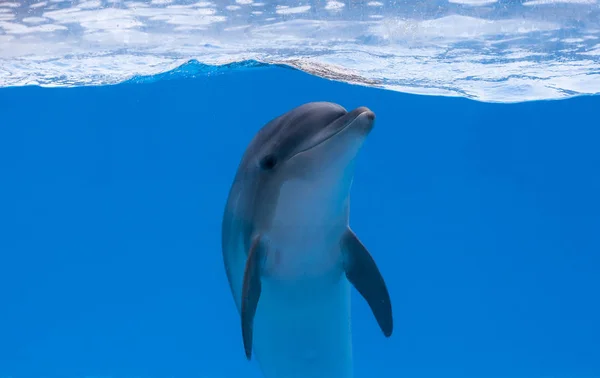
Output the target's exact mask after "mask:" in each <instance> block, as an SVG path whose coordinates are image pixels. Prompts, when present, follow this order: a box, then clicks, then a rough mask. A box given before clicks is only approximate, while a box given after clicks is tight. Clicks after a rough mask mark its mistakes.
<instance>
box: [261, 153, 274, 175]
mask: <svg viewBox="0 0 600 378" xmlns="http://www.w3.org/2000/svg"><path fill="white" fill-rule="evenodd" d="M276 165H277V158H276V157H275V155H267V156H265V157H264V158H262V160H261V161H260V167H261V168H262V169H264V170H266V171H270V170H271V169H273V168H275V166H276Z"/></svg>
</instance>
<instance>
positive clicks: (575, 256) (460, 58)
mask: <svg viewBox="0 0 600 378" xmlns="http://www.w3.org/2000/svg"><path fill="white" fill-rule="evenodd" d="M281 3H283V2H281ZM334 3H337V4H338V5H336V4H334ZM372 3H374V4H372ZM442 3H444V5H443V7H442V5H440V4H442ZM525 3H527V2H510V1H495V0H469V1H467V0H460V1H459V0H455V1H451V2H445V1H444V2H442V1H431V2H426V1H423V2H415V3H414V4H416V5H414V6H413V7H412V8H410V5H411V4H408V3H406V2H396V3H393V4H392V3H389V2H385V3H377V2H369V3H364V2H363V3H361V2H347V3H339V2H335V1H333V2H327V3H326V2H322V3H320V2H317V1H310V2H305V3H302V4H299V5H298V4H296V5H297V7H296V8H293V7H291V6H287V5H281V4H275V3H274V4H271V3H267V4H266V5H265V4H263V6H264V7H266V8H269V7H270V8H272V14H273V15H275V16H274V17H281V18H282V19H279V18H278V19H276V20H268V19H267V17H266V16H268V14H267V13H268V12H267V11H264V12H265V13H264V14H262V13H261V14H254V13H252V12H257V11H256V10H253V11H252V12H250V11H248V12H247V15H246V16H247V17H253V16H252V15H254V16H257V17H263V16H264V17H265V20H264V22H265V24H264V25H267V26H268V25H276V27H273V28H272V30H271V29H269V30H268V33H267V31H265V30H266V29H265V28H267V26H264V25H263V26H260V27H256V28H254V29H252V28H250V29H252V30H254V32H255V35H252V33H251V32H249V31H246V32H244V30H246V29H244V28H241V27H237V28H236V27H235V26H231V25H229V24H228V22H229V21H224V20H220V21H219V20H215V17H223V16H220V15H219V14H220V13H218V12H217V11H215V12H212V13H211V11H207V10H206V9H213V8H211V7H210V6H209V5H206V3H196V5H194V4H192V3H190V4H187V3H186V4H179V5H174V4H171V2H170V1H155V2H152V3H150V2H137V3H136V4H137V5H136V7H135V8H132V6H131V4H132V2H125V3H117V2H112V3H111V4H113V5H111V6H107V4H106V3H103V2H100V1H98V2H94V1H86V2H79V3H77V2H67V3H64V2H61V1H50V2H40V3H34V2H23V3H19V2H7V1H4V0H2V1H0V10H2V11H1V12H0V377H2V378H8V377H11V378H21V377H35V378H38V377H39V378H41V377H48V378H55V377H56V378H58V377H65V378H71V377H78V378H79V377H81V378H83V377H87V378H91V377H95V378H96V377H98V378H99V377H107V378H108V377H112V378H129V377H139V378H145V377H157V378H158V377H161V378H162V377H165V378H166V377H173V378H174V377H177V378H179V377H199V378H231V377H235V378H239V377H245V378H260V377H261V374H260V371H259V370H258V365H257V363H256V361H254V360H253V361H251V362H248V361H247V360H246V358H245V355H244V350H243V346H242V337H241V329H240V321H239V315H238V313H237V311H236V309H235V305H234V302H233V299H232V297H231V294H230V291H229V287H228V283H227V279H226V276H225V271H224V267H223V261H222V256H221V244H220V243H221V228H220V227H221V220H222V215H223V209H224V205H225V201H226V198H227V194H228V191H229V188H230V185H231V183H232V180H233V177H234V175H235V171H236V169H237V166H238V163H239V161H240V158H241V156H242V154H243V153H244V150H245V148H246V146H247V144H248V143H249V142H250V140H251V138H252V137H253V136H254V134H255V133H256V132H257V131H258V130H259V128H260V127H262V126H263V125H264V124H265V123H266V122H268V121H269V120H271V119H272V118H274V117H276V116H278V115H280V114H282V113H285V112H287V111H289V110H291V109H292V108H294V107H296V106H299V105H301V104H303V103H306V102H311V101H331V102H336V103H339V104H340V105H342V106H344V107H345V108H346V109H353V108H355V107H358V106H367V107H369V108H370V109H371V110H373V111H374V112H375V114H376V122H375V128H374V129H373V132H372V133H371V134H370V136H369V137H368V138H367V141H366V143H365V145H364V147H363V149H362V150H361V152H360V154H359V156H358V160H357V167H356V174H355V180H354V183H353V188H352V192H351V213H350V224H351V227H352V228H353V229H354V231H355V232H356V233H357V235H358V236H359V237H360V239H361V240H362V241H363V242H364V244H365V245H366V246H367V248H368V249H369V250H370V252H371V253H372V254H373V256H374V258H375V260H376V262H377V264H378V266H379V268H380V270H381V272H382V275H383V276H384V278H385V280H386V282H387V285H388V289H389V291H390V295H391V299H392V304H393V309H394V320H395V327H394V328H395V329H394V334H393V335H392V337H391V338H390V339H386V338H384V337H383V335H382V334H381V331H380V330H379V327H378V326H377V323H376V322H375V319H374V317H373V316H372V314H371V312H370V309H369V308H368V305H367V304H366V302H365V301H364V300H363V299H362V298H361V297H360V295H359V294H358V293H357V292H356V290H354V289H353V290H352V316H353V318H352V329H353V340H354V344H353V350H354V361H355V362H354V364H355V366H354V367H355V376H356V377H357V378H398V377H407V378H434V377H435V378H442V377H444V378H445V377H448V378H450V377H452V378H453V377H457V378H458V377H460V378H462V377H465V378H466V377H469V378H506V377H511V378H512V377H514V378H600V341H599V340H600V321H599V319H600V300H599V292H600V196H599V193H600V147H599V145H600V121H599V120H598V112H599V110H600V97H598V96H596V95H595V94H596V93H598V92H600V89H599V88H600V45H598V38H597V36H599V35H600V26H599V25H600V18H598V16H599V15H600V10H599V9H600V8H599V7H600V5H599V4H598V2H596V1H595V0H589V1H587V0H586V1H584V0H579V1H567V0H565V1H545V2H544V1H541V0H535V1H534V0H532V1H529V3H530V4H525ZM7 4H8V5H7ZM40 4H41V5H40ZM143 4H146V5H143ZM256 4H257V3H253V2H252V1H249V0H241V1H240V0H238V1H237V2H233V1H232V2H231V4H229V3H223V4H221V3H220V2H218V5H219V6H222V8H223V9H225V8H226V9H227V11H229V12H230V13H233V12H234V11H238V10H239V11H240V12H242V10H243V9H241V10H240V8H243V7H244V6H256ZM332 4H333V5H332ZM339 4H342V5H339ZM344 4H345V9H351V10H352V9H354V10H356V9H357V8H360V9H362V10H365V9H366V10H369V12H372V13H373V14H370V16H369V14H368V13H365V12H366V11H364V12H363V13H361V14H362V16H361V17H362V18H361V20H362V21H360V22H358V21H356V20H355V19H353V18H352V17H350V16H348V17H346V16H342V15H340V14H339V13H336V14H337V16H336V15H332V16H328V17H329V18H328V20H329V21H328V22H334V24H332V25H334V27H333V26H328V25H330V24H327V23H326V22H325V21H323V20H324V19H325V18H327V17H325V16H323V15H322V14H321V13H318V12H317V13H314V12H316V11H315V9H317V8H318V7H321V8H319V9H322V8H323V7H325V9H327V7H330V8H329V9H328V11H333V10H336V9H338V10H339V9H342V8H344ZM377 4H379V5H377ZM394 4H395V5H394ZM177 6H179V8H178V7H177ZM395 6H396V7H395ZM227 7H228V8H227ZM231 7H234V8H231ZM235 7H238V8H235ZM256 7H258V6H256ZM298 7H300V9H298ZM302 7H304V8H302ZM306 7H308V8H306ZM336 7H337V8H336ZM403 7H404V8H403ZM46 8H47V9H46ZM94 9H99V10H97V12H98V13H96V15H95V16H94V15H93V14H91V13H90V12H92V10H94ZM128 9H136V10H137V11H138V12H142V11H143V10H145V11H144V12H146V13H145V15H146V16H147V17H148V18H149V19H151V20H152V21H153V22H159V21H165V20H166V21H165V22H166V23H170V26H171V27H173V26H175V28H180V29H179V32H180V34H176V33H175V34H168V33H166V32H165V33H166V34H160V35H159V34H154V35H153V34H151V32H150V31H149V30H150V26H152V27H153V28H154V29H153V30H154V31H155V32H156V30H159V31H160V32H161V33H163V32H164V29H161V28H160V27H159V26H160V25H159V26H157V25H156V24H154V23H149V24H146V25H145V26H144V25H141V26H140V25H139V22H140V21H139V20H140V19H141V18H139V17H141V16H139V17H138V18H136V17H137V16H136V17H133V18H132V16H131V13H126V12H127V10H128ZM198 9H200V10H202V9H203V11H201V12H200V11H198ZM286 9H287V10H286ZM289 9H292V11H289ZM294 9H295V10H294ZM372 9H380V14H379V16H381V17H371V16H373V15H375V16H378V14H375V13H374V11H372ZM381 9H383V10H381ZM398 9H400V10H404V11H405V13H407V14H409V13H410V10H411V9H412V10H414V9H418V10H419V11H420V13H419V15H421V16H423V17H422V20H420V21H419V23H417V24H410V22H409V21H406V18H402V17H404V16H402V17H401V16H400V15H392V16H393V17H392V16H389V15H390V14H392V13H393V12H394V11H395V10H398ZM150 10H152V12H154V13H151V12H150ZM42 11H43V12H46V13H40V14H38V13H35V12H42ZM57 12H58V13H57ZM86 12H87V13H86ZM161 12H162V13H161ZM177 12H181V13H177ZM193 12H199V13H197V14H194V13H193ZM261 12H263V11H261ZM307 12H308V13H307ZM311 12H312V13H311ZM322 12H325V10H323V11H322ZM386 12H387V13H386ZM140 14H144V13H140ZM242 14H244V13H242ZM307 14H309V15H310V16H311V17H312V18H313V19H317V20H319V21H311V22H308V21H307V23H308V24H307V23H304V24H303V23H302V22H303V21H301V20H302V19H303V18H302V17H304V19H306V18H310V17H307V16H306V15H307ZM351 14H354V13H351ZM184 16H187V17H188V18H187V19H186V18H185V17H184ZM425 16H427V17H425ZM429 16H431V17H429ZM94 17H95V18H94ZM169 17H170V18H169ZM211 17H212V18H211ZM244 17H245V16H244ZM428 17H429V18H428ZM44 19H45V20H46V21H44ZM231 19H232V20H233V19H234V18H233V17H232V18H231ZM242 19H243V20H242V21H243V22H246V23H248V24H252V22H254V21H252V20H250V21H249V19H248V18H243V17H242ZM48 20H53V21H52V22H50V21H48ZM194 20H195V21H194ZM211 20H212V21H214V22H217V21H218V22H221V23H222V24H223V23H224V24H225V25H229V27H230V28H233V29H231V30H230V31H232V32H236V33H237V32H239V33H241V34H239V35H237V37H240V38H242V37H244V36H246V37H244V38H250V40H252V41H253V43H255V44H254V45H252V44H251V43H250V44H244V43H242V42H240V41H242V40H241V39H240V40H237V39H236V41H238V42H236V43H233V42H231V41H228V42H227V43H225V42H223V43H222V46H220V47H219V46H216V45H214V44H211V43H212V42H211V41H213V40H215V39H218V37H219V36H221V37H223V40H226V38H225V37H224V35H225V34H226V31H225V30H222V29H219V33H223V34H219V33H217V34H202V33H205V32H206V31H205V29H203V27H204V26H206V25H209V24H210V23H211V22H212V21H211ZM235 20H238V21H239V20H240V18H239V17H238V18H236V19H235ZM353 20H354V21H353ZM365 20H367V21H368V22H375V23H376V24H369V25H367V26H368V27H369V28H371V29H369V30H371V33H370V34H368V33H366V32H365V30H366V29H364V30H363V29H361V31H360V33H359V32H357V33H355V34H352V33H350V32H349V31H348V30H349V29H348V28H349V25H350V26H353V27H354V26H356V25H359V26H360V25H363V24H361V22H367V21H365ZM369 20H371V21H369ZM386 20H387V21H386ZM390 20H392V21H393V22H392V21H390ZM402 20H404V21H402ZM440 20H441V21H440ZM473 20H475V21H473ZM498 20H500V21H498ZM503 20H504V21H503ZM506 20H513V21H514V20H517V21H518V22H517V23H516V24H515V23H514V22H512V21H511V22H512V23H510V22H509V21H506ZM134 21H135V22H138V24H136V23H135V22H134ZM242 21H239V22H242ZM467 21H469V22H473V23H472V24H470V26H469V25H467V23H466V22H467ZM562 21H564V23H562V24H561V22H562ZM61 22H62V23H61ZM74 22H78V23H79V24H77V25H78V26H77V25H76V26H73V23H74ZM124 22H125V23H124ZM127 22H130V23H129V24H127ZM194 22H196V23H194ZM231 22H232V23H234V24H235V22H233V21H231ZM257 22H258V21H257ZM269 22H271V23H269ZM286 22H287V23H289V24H286ZM344 22H346V23H345V24H344ZM402 22H404V24H402ZM406 23H409V24H410V25H412V26H410V25H409V26H407V25H406ZM113 24H114V25H113ZM117 24H118V26H117ZM43 25H46V26H43ZM48 25H50V26H48ZM106 25H108V26H106ZM124 25H125V26H124ZM282 25H288V26H290V25H291V26H290V28H291V29H285V28H283V26H282ZM307 25H308V26H307ZM402 25H403V26H402ZM532 25H533V26H532ZM552 25H555V26H556V25H558V27H556V28H553V27H552ZM565 25H567V26H565ZM163 26H164V25H163ZM363 26H364V25H363ZM401 26H402V30H403V33H404V34H402V33H400V34H399V32H398V28H400V27H401ZM94 27H95V28H96V29H94ZM261 27H262V28H263V29H261V30H260V32H261V33H262V34H261V33H258V32H256V30H258V29H257V28H261ZM361 27H362V26H361ZM365 27H366V26H365ZM412 27H414V28H416V29H418V30H417V31H415V30H414V29H411V28H412ZM24 28H25V29H24ZM32 28H33V29H32ZM102 28H104V29H102ZM181 28H183V29H181ZM194 28H196V29H194ZM294 28H296V29H294ZM328 28H329V29H328ZM394 28H396V29H394ZM100 29H102V30H100ZM350 29H351V30H355V29H354V28H350ZM90 30H91V31H90ZM194 30H195V32H196V33H198V32H199V33H200V34H190V33H192V32H193V31H194ZM240 30H241V32H240ZM290 30H293V32H290ZM452 31H454V32H455V33H454V34H452V33H451V32H452ZM184 32H185V33H184ZM408 32H410V33H412V34H410V36H408V37H407V34H406V33H408ZM61 33H63V34H61ZM156 33H158V32H156ZM181 33H184V34H185V38H184V39H181V38H179V37H181V35H182V34H181ZM206 33H208V32H206ZM244 33H245V34H244ZM265 33H266V34H265ZM269 33H271V34H269ZM285 33H289V34H287V35H288V37H289V35H292V34H293V35H295V36H296V39H294V41H296V42H297V43H300V42H301V41H305V42H306V41H307V40H308V41H309V43H306V44H305V45H303V49H304V50H303V49H301V48H300V47H299V46H300V45H298V44H296V45H294V44H290V43H291V42H290V41H291V40H292V38H287V39H286V38H284V37H282V36H284V35H286V34H285ZM319 33H325V34H326V37H324V36H323V35H320V34H319ZM328 33H329V34H328ZM336 33H337V34H336ZM344 33H346V34H344ZM348 33H350V34H352V38H350V37H348V39H343V38H341V39H340V36H343V35H346V36H347V35H348ZM510 33H517V34H519V35H520V37H519V38H516V37H515V38H516V39H514V38H513V37H514V36H513V37H510V36H507V35H506V34H510ZM449 34H452V35H451V36H449ZM499 34H502V35H501V36H498V35H499ZM167 35H168V36H173V35H178V36H179V37H178V38H173V39H166V37H165V36H167ZM265 35H267V37H265ZM119 36H121V37H119ZM123 36H126V37H127V42H126V41H125V39H124V38H125V37H123ZM269 36H271V37H272V38H273V39H269V38H271V37H269ZM482 36H483V37H482ZM92 37H93V38H92ZM237 37H236V38H237ZM301 37H302V38H305V39H304V40H303V39H302V38H301ZM94 38H95V39H94ZM111 38H112V39H111ZM119 38H120V39H119ZM136 38H137V39H136ZM143 38H146V39H145V40H144V41H145V42H144V46H146V47H147V49H146V50H143V51H142V50H140V49H137V50H136V49H135V48H133V47H131V46H126V47H123V46H124V45H122V44H128V43H134V42H135V41H137V42H136V43H139V41H140V40H141V39H143ZM253 38H254V39H253ZM261 38H264V40H263V39H261ZM311 38H313V39H317V40H321V41H323V40H327V41H329V42H328V43H329V44H325V43H323V44H321V45H319V46H318V49H317V47H315V46H316V45H315V44H314V43H311V42H310V39H311ZM444 38H455V39H454V40H452V41H450V42H448V41H444V40H443V39H444ZM400 40H401V41H400ZM515 40H518V42H514V41H515ZM107 41H108V42H107ZM131 41H133V42H131ZM194 41H195V42H194ZM207 41H208V42H207ZM232 41H233V39H232ZM257 41H263V42H264V45H260V46H259V45H257V43H258V42H257ZM340 41H341V42H340ZM399 41H400V42H399ZM84 42H85V43H84ZM213 42H214V41H213ZM313 42H314V40H313ZM484 42H485V43H487V45H486V46H487V47H485V46H484V45H485V43H484ZM214 43H216V42H214ZM269 43H272V44H273V45H272V46H268V44H269ZM336 43H341V44H343V46H345V47H348V46H349V45H350V44H352V46H353V47H352V48H349V47H348V48H345V47H343V46H342V47H341V45H339V44H338V45H336ZM514 43H518V46H517V47H515V45H514ZM445 44H446V45H445ZM506 44H512V45H511V46H509V47H507V45H506ZM242 45H244V46H242ZM399 45H402V47H398V46H399ZM157 46H162V47H161V48H162V49H163V50H161V51H158V50H156V49H158V47H157ZM361 46H362V47H364V49H363V50H360V49H361V48H362V47H361ZM419 46H421V47H419ZM423 46H426V47H423ZM436 46H437V47H436ZM449 46H450V47H449ZM138 47H139V46H138ZM238 47H239V49H237V50H236V48H238ZM434 47H435V48H439V49H440V51H437V50H436V51H437V52H435V53H431V51H429V53H427V54H424V50H426V49H432V48H434ZM185 48H187V49H188V50H185ZM196 48H197V49H207V50H206V51H204V50H203V51H201V53H199V52H198V51H199V50H198V51H191V50H193V49H196ZM378 48H380V49H381V51H380V52H379V53H377V49H378ZM244 49H245V50H244ZM319 49H320V50H319ZM175 50H177V52H176V51H175ZM209 50H210V51H209ZM317 50H319V51H317ZM359 50H360V51H359ZM181 51H184V53H182V52H181ZM207 51H208V52H207ZM214 51H217V52H214ZM235 51H238V52H239V51H242V52H243V54H242V53H240V55H235V54H234V52H235ZM399 51H400V52H399ZM524 51H529V53H528V54H525V53H524ZM185 53H189V54H188V55H185ZM211 54H213V55H211ZM232 54H233V55H232ZM365 54H366V55H365ZM394 54H395V55H394ZM509 55H510V56H509ZM194 59H197V60H194ZM311 59H312V60H311ZM319 59H321V60H319ZM334 63H335V64H334ZM336 64H337V66H336ZM336 67H337V68H336ZM340 67H341V68H340ZM344 67H346V68H347V69H344ZM492 73H493V75H492ZM332 79H333V80H332ZM406 92H411V93H406ZM423 94H427V95H423ZM290 342H293V340H291V341H290Z"/></svg>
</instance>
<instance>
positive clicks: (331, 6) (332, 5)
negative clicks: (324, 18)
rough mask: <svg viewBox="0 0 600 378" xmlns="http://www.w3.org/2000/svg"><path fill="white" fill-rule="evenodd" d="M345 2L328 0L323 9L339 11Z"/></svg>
mask: <svg viewBox="0 0 600 378" xmlns="http://www.w3.org/2000/svg"><path fill="white" fill-rule="evenodd" d="M345 6H346V4H344V3H340V2H339V1H329V2H327V5H325V9H327V10H330V11H339V10H341V9H342V8H344V7H345Z"/></svg>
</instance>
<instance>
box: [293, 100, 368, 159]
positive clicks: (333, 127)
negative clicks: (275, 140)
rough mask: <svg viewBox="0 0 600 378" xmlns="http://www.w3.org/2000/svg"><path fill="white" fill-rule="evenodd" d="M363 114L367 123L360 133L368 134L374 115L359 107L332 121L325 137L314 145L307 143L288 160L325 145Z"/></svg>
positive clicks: (321, 137) (365, 108)
mask: <svg viewBox="0 0 600 378" xmlns="http://www.w3.org/2000/svg"><path fill="white" fill-rule="evenodd" d="M363 114H365V115H366V117H367V118H368V120H369V122H367V123H366V126H367V127H365V128H364V130H362V131H363V133H364V134H365V135H366V134H368V133H369V132H370V131H371V130H372V129H373V123H374V121H375V113H373V111H371V109H369V108H367V107H365V106H360V107H358V108H356V109H354V110H352V111H350V112H348V113H346V114H344V115H342V116H340V117H339V118H336V119H335V120H334V121H332V122H331V123H330V124H329V125H328V127H327V128H326V130H327V131H326V134H325V136H322V135H321V136H320V137H319V138H318V140H317V141H315V142H314V143H309V144H308V145H307V146H306V147H305V148H302V149H300V150H298V152H296V153H295V154H294V155H292V156H291V157H290V159H291V158H293V157H294V156H296V155H298V154H301V153H303V152H306V151H308V150H311V149H313V148H315V147H318V146H320V145H322V144H323V143H326V142H327V141H329V140H330V139H332V138H335V136H336V135H338V134H340V133H342V132H343V131H344V130H346V129H348V128H350V127H351V126H352V125H353V124H354V123H355V122H356V120H357V119H358V118H359V117H360V116H362V115H363Z"/></svg>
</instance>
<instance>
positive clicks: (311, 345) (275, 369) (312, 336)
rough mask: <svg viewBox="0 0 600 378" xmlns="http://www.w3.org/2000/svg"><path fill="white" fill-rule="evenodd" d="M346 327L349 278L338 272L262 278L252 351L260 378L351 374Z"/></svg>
mask: <svg viewBox="0 0 600 378" xmlns="http://www.w3.org/2000/svg"><path fill="white" fill-rule="evenodd" d="M340 273H341V272H340ZM350 327H351V324H350V284H349V283H348V281H347V280H346V278H345V276H343V275H342V274H335V277H332V276H329V277H322V278H320V279H319V280H318V281H317V280H307V281H305V282H294V283H290V282H287V283H282V282H274V281H273V280H269V279H265V280H264V281H263V286H262V293H261V296H260V302H259V305H258V309H257V312H256V317H255V319H254V344H253V354H254V356H255V358H256V359H257V360H258V362H259V363H260V366H261V370H262V371H263V374H264V376H265V378H351V377H352V343H351V337H352V336H351V328H350Z"/></svg>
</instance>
